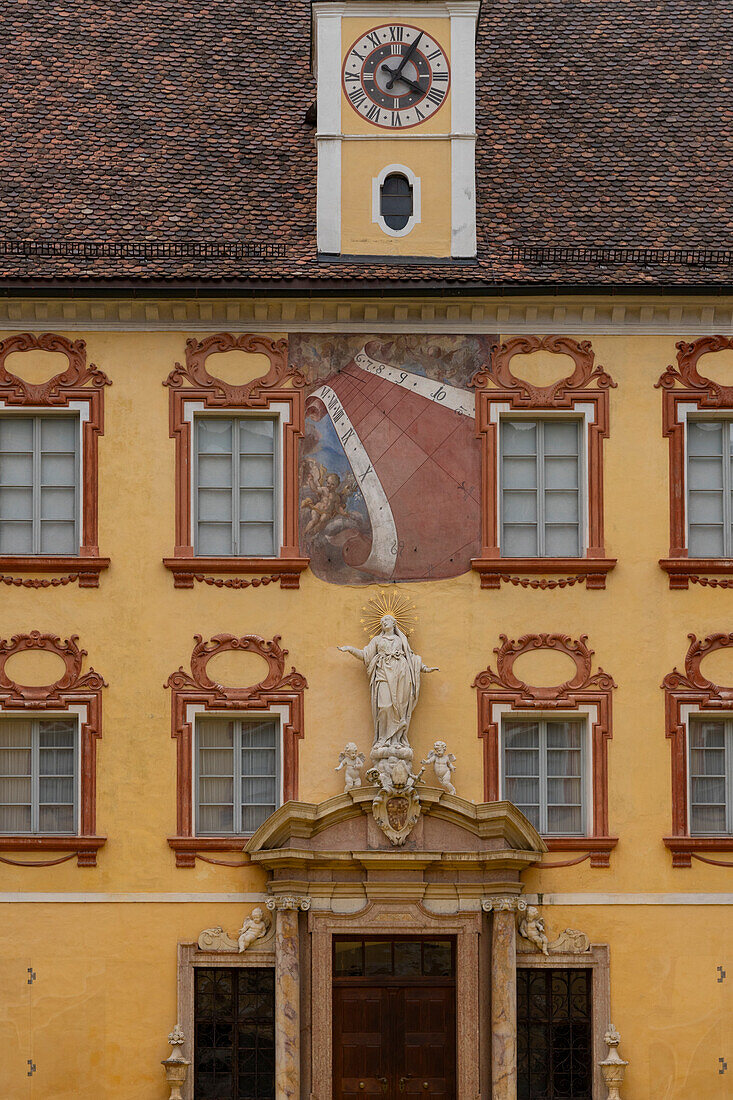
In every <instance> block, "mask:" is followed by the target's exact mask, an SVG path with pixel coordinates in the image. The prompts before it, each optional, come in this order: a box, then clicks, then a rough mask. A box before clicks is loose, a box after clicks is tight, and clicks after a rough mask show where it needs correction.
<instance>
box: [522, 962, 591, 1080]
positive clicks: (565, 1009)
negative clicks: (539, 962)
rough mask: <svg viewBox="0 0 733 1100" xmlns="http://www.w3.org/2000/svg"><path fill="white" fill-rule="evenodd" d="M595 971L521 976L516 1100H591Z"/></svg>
mask: <svg viewBox="0 0 733 1100" xmlns="http://www.w3.org/2000/svg"><path fill="white" fill-rule="evenodd" d="M591 990H592V980H591V971H590V970H570V969H567V970H564V969H563V970H560V969H558V970H550V969H544V968H542V969H540V968H536V969H533V968H532V967H526V968H525V967H520V968H519V969H518V970H517V1068H518V1087H517V1100H592V1090H593V1083H592V1082H593V1053H592V1031H591V1023H592V1005H591V1002H592V993H591Z"/></svg>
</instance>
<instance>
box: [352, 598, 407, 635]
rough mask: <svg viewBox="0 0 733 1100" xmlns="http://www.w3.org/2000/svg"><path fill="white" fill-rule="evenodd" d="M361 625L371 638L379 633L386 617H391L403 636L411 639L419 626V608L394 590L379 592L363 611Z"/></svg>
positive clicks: (365, 605)
mask: <svg viewBox="0 0 733 1100" xmlns="http://www.w3.org/2000/svg"><path fill="white" fill-rule="evenodd" d="M361 614H362V618H361V625H362V626H363V627H364V630H365V631H366V632H367V634H368V635H369V637H370V638H373V637H374V635H375V634H378V633H379V624H380V621H381V619H382V617H383V616H384V615H391V616H392V617H393V619H394V620H395V622H396V623H397V626H398V627H399V628H400V630H401V631H402V633H403V634H406V635H407V636H408V638H409V636H410V634H412V632H413V630H414V629H415V626H416V625H417V608H416V607H415V605H414V603H413V602H412V600H411V599H410V597H409V596H405V595H403V593H402V592H395V591H394V590H389V591H386V592H385V591H381V592H378V593H377V595H376V596H372V598H371V599H370V600H369V602H368V603H366V604H364V606H363V607H362V609H361Z"/></svg>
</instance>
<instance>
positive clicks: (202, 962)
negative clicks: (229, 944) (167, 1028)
mask: <svg viewBox="0 0 733 1100" xmlns="http://www.w3.org/2000/svg"><path fill="white" fill-rule="evenodd" d="M265 943H266V944H267V943H269V944H270V947H269V949H268V948H267V947H266V948H265V949H264V950H262V949H260V950H252V949H250V950H249V951H246V952H245V953H244V954H242V955H240V954H239V953H238V952H235V951H201V950H200V948H199V946H198V944H196V943H179V944H178V982H177V985H178V1023H179V1024H180V1026H181V1030H182V1031H183V1034H184V1035H185V1037H186V1045H185V1047H184V1050H185V1051H186V1057H187V1058H189V1059H190V1061H191V1065H190V1067H189V1070H188V1074H187V1075H186V1081H185V1084H184V1085H183V1087H182V1089H181V1095H182V1098H183V1100H193V1084H194V988H193V987H194V969H195V968H196V967H204V968H205V969H211V968H213V967H216V968H219V967H221V968H224V969H227V970H233V969H234V968H236V967H241V968H242V969H244V968H245V967H267V968H268V969H270V970H274V969H275V947H274V942H273V939H272V936H271V935H268V937H267V938H266V941H265Z"/></svg>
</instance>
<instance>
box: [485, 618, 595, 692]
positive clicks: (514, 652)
mask: <svg viewBox="0 0 733 1100" xmlns="http://www.w3.org/2000/svg"><path fill="white" fill-rule="evenodd" d="M499 640H500V641H501V645H500V646H497V647H496V648H495V649H494V653H495V654H496V658H497V660H496V668H497V671H496V672H494V670H493V669H492V668H491V667H489V668H486V669H485V670H484V671H483V672H480V673H479V675H478V676H477V677H476V679H475V680H474V682H473V687H475V688H479V689H483V690H486V689H489V688H491V687H494V686H496V687H499V688H503V689H504V690H506V691H511V692H518V693H519V694H520V695H521V696H523V697H526V698H527V699H531V700H542V701H543V702H547V701H548V700H561V699H563V698H566V697H567V696H568V695H570V694H573V693H575V692H578V691H587V690H589V689H596V690H598V691H604V692H605V691H610V690H611V689H612V688H615V687H616V684H615V683H614V680H613V677H611V676H609V675H608V673H606V672H604V671H603V669H602V668H599V669H598V670H597V671H596V672H595V673H594V672H593V663H592V662H593V655H594V654H593V650H592V649H589V648H588V646H587V645H586V642H587V641H588V635H587V634H581V636H580V638H575V639H574V638H571V637H570V635H569V634H523V635H522V637H521V638H518V639H516V640H514V639H510V638H508V637H507V635H506V634H500V635H499ZM540 649H549V650H553V651H555V652H558V653H564V654H565V655H566V656H567V657H569V658H570V660H571V661H572V662H573V663H574V665H575V675H574V676H571V677H570V679H569V680H566V681H565V682H564V683H562V684H559V685H557V686H554V687H535V686H533V685H531V684H528V683H525V681H523V680H520V679H519V678H518V677H517V676H516V675H515V673H514V662H515V661H516V660H517V658H518V657H520V656H522V654H524V653H529V652H533V651H536V650H540Z"/></svg>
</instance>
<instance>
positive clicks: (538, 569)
mask: <svg viewBox="0 0 733 1100" xmlns="http://www.w3.org/2000/svg"><path fill="white" fill-rule="evenodd" d="M538 351H544V352H550V353H551V354H554V355H562V356H570V358H571V359H572V360H573V362H574V364H575V369H574V370H573V372H572V374H570V375H569V376H567V377H564V378H560V379H559V380H558V381H557V382H553V383H552V385H549V386H535V385H534V384H533V383H531V382H528V381H526V380H525V379H522V378H520V377H518V376H517V375H515V374H514V373H513V371H512V359H513V358H514V356H516V355H531V354H532V353H534V352H538ZM471 385H472V386H473V387H474V388H475V389H476V433H477V435H478V436H479V437H480V438H481V440H482V479H481V480H482V493H481V500H482V507H481V530H482V548H481V554H480V556H479V557H478V558H474V559H473V561H472V563H471V564H472V567H473V569H474V570H475V571H476V572H477V573H479V575H480V577H481V587H482V588H494V589H496V588H500V587H501V583H502V581H504V582H508V583H511V584H515V585H521V586H522V587H525V588H555V587H557V586H558V585H562V586H563V587H565V586H566V585H571V584H577V583H578V582H579V581H585V584H586V587H587V588H605V587H606V575H607V574H608V573H609V572H610V571H611V570H612V569H613V567H614V566H615V564H616V559H615V558H609V557H607V556H606V550H605V546H604V532H603V527H604V524H603V440H604V439H606V438H607V437H608V425H609V400H608V391H609V388H611V387H615V386H616V383H615V382H614V381H613V379H612V378H611V376H610V375H609V374H608V373H607V372H606V371H605V370H604V368H603V367H599V366H596V365H595V354H594V352H593V348H592V347H591V344H590V342H589V341H588V340H585V341H583V342H582V343H578V341H576V340H573V339H571V338H570V337H569V336H542V337H540V336H517V337H513V338H512V339H510V340H507V341H506V342H505V343H503V344H495V345H494V347H493V348H492V349H491V360H490V362H489V364H488V366H487V367H485V368H483V369H482V370H480V371H477V373H476V374H475V375H474V376H473V379H472V380H471ZM588 404H590V405H592V406H593V410H594V414H593V422H592V423H589V424H588V453H587V459H586V467H587V500H588V545H587V546H586V548H585V554H584V556H583V557H578V558H545V557H543V558H540V557H537V558H533V557H526V558H510V557H504V556H503V555H502V552H501V547H500V545H499V517H498V492H499V438H498V436H499V433H498V410H497V409H496V408H495V407H496V406H502V405H503V406H505V407H506V406H507V405H508V406H509V408H510V409H511V410H512V411H522V412H524V411H529V410H536V411H537V413H538V414H542V413H545V412H550V413H552V412H561V411H564V410H567V411H570V412H573V411H574V410H575V409H577V408H578V406H581V405H588ZM557 576H560V577H562V578H563V579H562V580H560V581H558V580H554V579H553V580H547V577H557Z"/></svg>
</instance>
